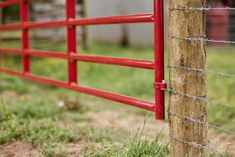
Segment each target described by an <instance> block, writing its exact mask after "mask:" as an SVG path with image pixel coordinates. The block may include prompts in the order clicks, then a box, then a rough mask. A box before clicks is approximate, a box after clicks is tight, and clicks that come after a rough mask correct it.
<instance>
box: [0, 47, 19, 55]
mask: <svg viewBox="0 0 235 157" xmlns="http://www.w3.org/2000/svg"><path fill="white" fill-rule="evenodd" d="M0 52H1V53H8V54H19V55H22V53H23V50H22V49H12V48H0Z"/></svg>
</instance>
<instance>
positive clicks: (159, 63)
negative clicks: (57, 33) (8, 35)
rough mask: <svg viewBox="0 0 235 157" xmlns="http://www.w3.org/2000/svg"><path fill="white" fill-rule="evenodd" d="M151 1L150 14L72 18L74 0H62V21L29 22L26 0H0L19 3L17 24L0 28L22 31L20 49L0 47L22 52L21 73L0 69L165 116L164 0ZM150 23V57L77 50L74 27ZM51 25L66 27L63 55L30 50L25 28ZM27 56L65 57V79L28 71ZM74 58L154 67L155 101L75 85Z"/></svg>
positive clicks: (158, 117)
mask: <svg viewBox="0 0 235 157" xmlns="http://www.w3.org/2000/svg"><path fill="white" fill-rule="evenodd" d="M153 1H154V5H153V6H154V13H153V14H132V15H122V16H107V17H96V18H81V19H76V0H66V20H58V21H46V22H29V10H28V0H5V1H3V2H0V7H6V6H9V5H14V4H20V18H21V23H18V24H6V25H0V31H3V30H15V29H20V30H21V31H22V49H12V48H0V53H8V54H18V55H22V56H23V59H22V62H23V72H18V71H15V70H11V69H8V68H6V67H3V66H1V67H0V71H1V72H5V73H8V74H13V75H17V76H21V77H24V78H28V79H32V80H35V81H40V82H44V83H48V84H52V85H55V86H61V87H64V88H68V89H71V90H75V91H79V92H83V93H86V94H90V95H94V96H98V97H102V98H106V99H110V100H113V101H117V102H121V103H125V104H129V105H132V106H136V107H139V108H143V109H146V110H149V111H153V112H155V113H156V118H157V119H159V120H162V119H164V117H165V114H164V113H165V108H164V106H165V105H164V101H165V100H164V90H165V88H166V84H165V82H164V4H163V3H164V2H163V0H153ZM150 22H152V23H154V54H155V57H154V60H141V59H132V58H119V57H108V56H95V55H86V54H79V53H77V50H76V26H81V25H100V24H120V23H150ZM55 26H56V27H58V26H66V27H67V54H61V53H56V52H52V51H47V50H33V49H30V46H29V29H31V28H38V27H55ZM30 56H41V57H55V58H63V59H67V60H68V82H64V81H59V80H55V79H51V78H46V77H42V76H38V75H34V74H31V73H30ZM77 61H85V62H95V63H103V64H113V65H120V66H129V67H138V68H144V69H152V70H154V71H155V84H154V87H155V102H149V101H145V100H141V99H138V98H133V97H129V96H125V95H121V94H116V93H111V92H107V91H103V90H99V89H94V88H90V87H85V86H82V85H79V84H78V82H77Z"/></svg>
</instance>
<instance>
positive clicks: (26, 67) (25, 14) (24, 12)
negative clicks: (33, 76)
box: [20, 0, 30, 73]
mask: <svg viewBox="0 0 235 157" xmlns="http://www.w3.org/2000/svg"><path fill="white" fill-rule="evenodd" d="M20 19H21V23H22V28H21V29H22V38H21V42H22V49H23V50H24V51H25V50H26V49H29V33H28V28H24V27H23V23H24V22H28V20H29V9H28V0H21V1H20ZM22 62H23V72H24V73H27V72H29V71H30V60H29V55H26V54H23V58H22Z"/></svg>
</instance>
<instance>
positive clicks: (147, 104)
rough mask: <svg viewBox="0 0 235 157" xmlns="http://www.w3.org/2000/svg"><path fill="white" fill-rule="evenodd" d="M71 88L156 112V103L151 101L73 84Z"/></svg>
mask: <svg viewBox="0 0 235 157" xmlns="http://www.w3.org/2000/svg"><path fill="white" fill-rule="evenodd" d="M71 87H72V89H74V90H78V91H80V92H83V93H87V94H90V95H94V96H98V97H102V98H105V99H109V100H113V101H117V102H121V103H125V104H129V105H133V106H136V107H139V108H142V109H146V110H149V111H153V110H154V103H153V102H149V101H145V100H141V99H137V98H133V97H129V96H125V95H121V94H115V93H111V92H106V91H103V90H98V89H94V88H89V87H85V86H80V85H77V84H72V85H71Z"/></svg>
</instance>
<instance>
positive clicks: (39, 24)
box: [23, 20, 66, 28]
mask: <svg viewBox="0 0 235 157" xmlns="http://www.w3.org/2000/svg"><path fill="white" fill-rule="evenodd" d="M65 25H66V21H64V20H58V21H43V22H25V23H23V27H25V28H35V27H59V26H65Z"/></svg>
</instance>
